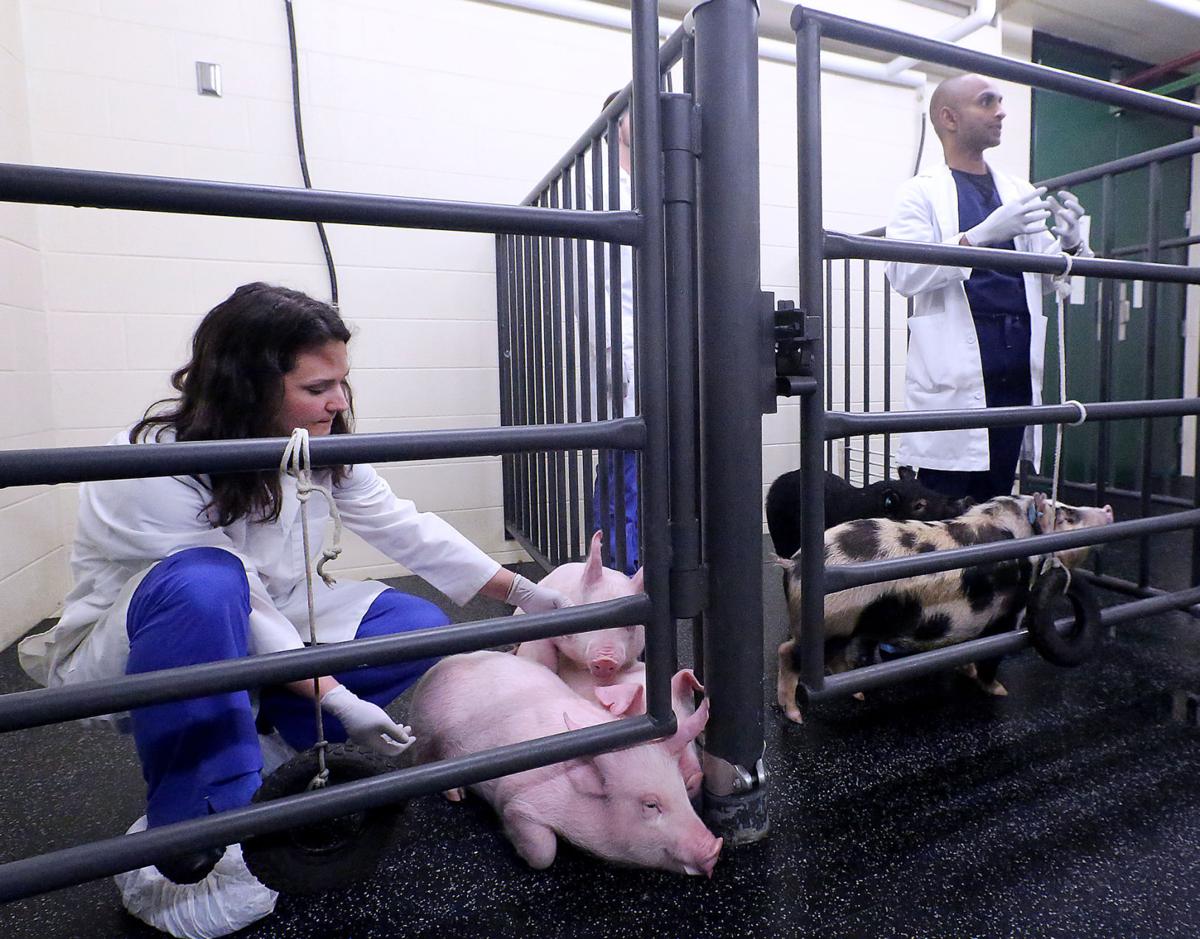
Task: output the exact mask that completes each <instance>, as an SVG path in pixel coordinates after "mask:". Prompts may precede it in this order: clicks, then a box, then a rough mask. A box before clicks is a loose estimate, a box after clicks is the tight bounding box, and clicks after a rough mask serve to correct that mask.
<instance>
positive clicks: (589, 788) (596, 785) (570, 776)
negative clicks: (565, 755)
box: [565, 759, 604, 798]
mask: <svg viewBox="0 0 1200 939" xmlns="http://www.w3.org/2000/svg"><path fill="white" fill-rule="evenodd" d="M565 765H566V775H567V780H568V781H569V782H570V783H571V788H572V789H574V790H575V791H576V792H578V793H579V794H580V795H585V796H593V797H595V798H600V797H602V796H603V795H604V777H603V776H602V775H601V774H600V769H599V767H597V766H596V763H595V761H594V760H590V759H579V760H569V761H568V762H567V763H566V764H565Z"/></svg>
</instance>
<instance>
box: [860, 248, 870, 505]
mask: <svg viewBox="0 0 1200 939" xmlns="http://www.w3.org/2000/svg"><path fill="white" fill-rule="evenodd" d="M862 265H863V284H862V290H863V407H862V409H863V411H864V412H865V411H870V410H871V262H870V261H869V260H864V261H863V262H862ZM862 446H863V484H864V485H866V484H867V483H869V482H870V481H871V435H870V434H863V438H862Z"/></svg>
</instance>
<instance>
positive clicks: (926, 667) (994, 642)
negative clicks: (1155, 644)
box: [799, 587, 1200, 705]
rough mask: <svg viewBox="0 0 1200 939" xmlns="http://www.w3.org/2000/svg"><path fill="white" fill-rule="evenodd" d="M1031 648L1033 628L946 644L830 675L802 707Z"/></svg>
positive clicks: (1192, 595) (1168, 606) (1156, 602)
mask: <svg viewBox="0 0 1200 939" xmlns="http://www.w3.org/2000/svg"><path fill="white" fill-rule="evenodd" d="M1197 601H1200V587H1193V588H1191V589H1188V590H1181V591H1178V592H1175V593H1163V594H1162V595H1161V596H1155V597H1152V598H1149V599H1146V600H1135V601H1133V602H1130V603H1122V604H1120V605H1118V606H1112V607H1108V608H1107V609H1104V610H1101V611H1100V623H1101V626H1102V627H1105V628H1106V627H1109V626H1117V625H1120V624H1121V623H1127V622H1129V621H1131V620H1136V619H1141V618H1142V617H1145V616H1152V615H1154V614H1157V613H1165V612H1170V611H1172V610H1180V611H1181V612H1182V611H1186V609H1187V608H1188V607H1191V606H1194V605H1195V604H1196V602H1197ZM1028 646H1029V632H1028V630H1025V629H1016V630H1013V631H1012V632H1008V633H1003V634H1001V635H999V636H987V637H985V638H983V639H972V640H969V641H967V642H962V643H958V644H957V645H953V646H946V647H945V648H944V649H934V650H933V651H931V652H920V653H916V654H913V655H909V656H905V657H904V658H900V659H893V660H892V661H890V662H881V663H880V664H878V665H868V666H865V667H863V668H856V669H853V670H851V671H848V672H841V673H839V674H837V675H827V676H825V680H824V682H823V683H822V686H821V688H820V690H816V689H815V688H810V687H808V686H806V685H801V686H800V689H799V693H800V699H801V704H802V705H803V704H805V703H818V702H822V701H829V700H832V699H835V698H843V697H849V696H850V695H852V694H856V693H858V692H860V691H871V690H873V689H877V688H883V687H886V686H888V685H893V684H896V683H897V682H901V681H906V680H908V679H910V678H920V677H922V676H925V675H931V674H933V673H934V672H940V671H945V670H946V669H948V668H954V667H955V666H958V665H966V664H967V663H968V662H977V661H979V660H981V659H988V658H994V657H996V656H1001V655H1008V654H1010V653H1013V652H1019V651H1021V650H1022V649H1025V648H1028Z"/></svg>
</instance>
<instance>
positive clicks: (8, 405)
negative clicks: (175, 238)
mask: <svg viewBox="0 0 1200 939" xmlns="http://www.w3.org/2000/svg"><path fill="white" fill-rule="evenodd" d="M22 12H23V11H22V9H21V8H20V6H19V5H18V4H15V3H0V161H3V162H11V163H28V162H30V160H31V150H30V123H31V120H30V107H29V102H28V94H27V90H26V89H27V86H26V74H27V57H26V49H25V45H24V42H23V40H22V30H21V19H22ZM39 244H40V241H39V237H38V219H37V210H36V209H34V208H33V207H32V206H24V205H12V204H6V203H0V400H2V401H3V402H4V414H5V416H4V420H3V422H2V423H0V448H3V449H26V448H33V447H46V446H51V445H53V444H54V442H55V433H54V420H53V416H52V409H51V404H50V397H51V386H52V383H51V379H50V372H49V353H48V341H47V328H46V323H47V318H46V314H45V299H44V295H43V288H42V255H41V253H40V250H39ZM59 528H60V526H59V521H58V499H57V497H56V495H55V493H54V492H53V491H52V490H50V489H47V488H45V487H26V488H20V489H7V490H5V489H0V647H3V646H4V645H5V644H6V643H7V642H8V641H9V640H11V639H12V638H15V637H16V636H18V635H20V634H21V632H23V631H24V629H26V628H27V627H28V626H30V625H32V624H33V623H35V622H37V621H38V619H40V618H41V617H42V616H45V615H46V614H47V613H49V612H51V611H52V610H53V609H54V606H55V604H56V602H57V599H56V598H58V597H61V596H62V595H63V594H64V593H65V591H66V590H67V569H66V558H65V550H64V549H63V547H62V545H63V541H62V538H61V536H60V532H59Z"/></svg>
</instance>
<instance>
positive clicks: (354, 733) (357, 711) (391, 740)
mask: <svg viewBox="0 0 1200 939" xmlns="http://www.w3.org/2000/svg"><path fill="white" fill-rule="evenodd" d="M321 707H322V708H323V709H324V710H326V711H328V712H329V713H330V714H332V715H333V716H334V717H336V718H337V719H338V720H339V721H341V722H342V726H343V727H345V728H346V734H347V735H348V736H349V737H350V739H351V740H352V741H354V743H356V744H358V745H359V746H360V747H366V748H367V749H368V750H374V751H375V752H376V753H378V754H380V755H381V756H399V755H400V754H401V753H403V752H404V751H405V750H407V749H408V747H409V746H410V745H411V744H412V743H413V742H414V741H415V739H416V738H415V737H413V735H412V728H411V727H405V726H404V725H403V724H397V723H396V722H395V721H394V720H392V719H391V718H390V717H388V715H387V711H385V710H384V709H383V708H381V707H380V706H379V705H377V704H372V703H371V702H370V701H364V700H363V699H362V698H360V697H359V696H358V695H356V694H355V693H354V692H353V691H351V690H350V689H349V688H347V687H346V686H345V685H337V686H336V687H334V688H331V689H329V691H326V692H325V694H324V695H323V696H322V697H321Z"/></svg>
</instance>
